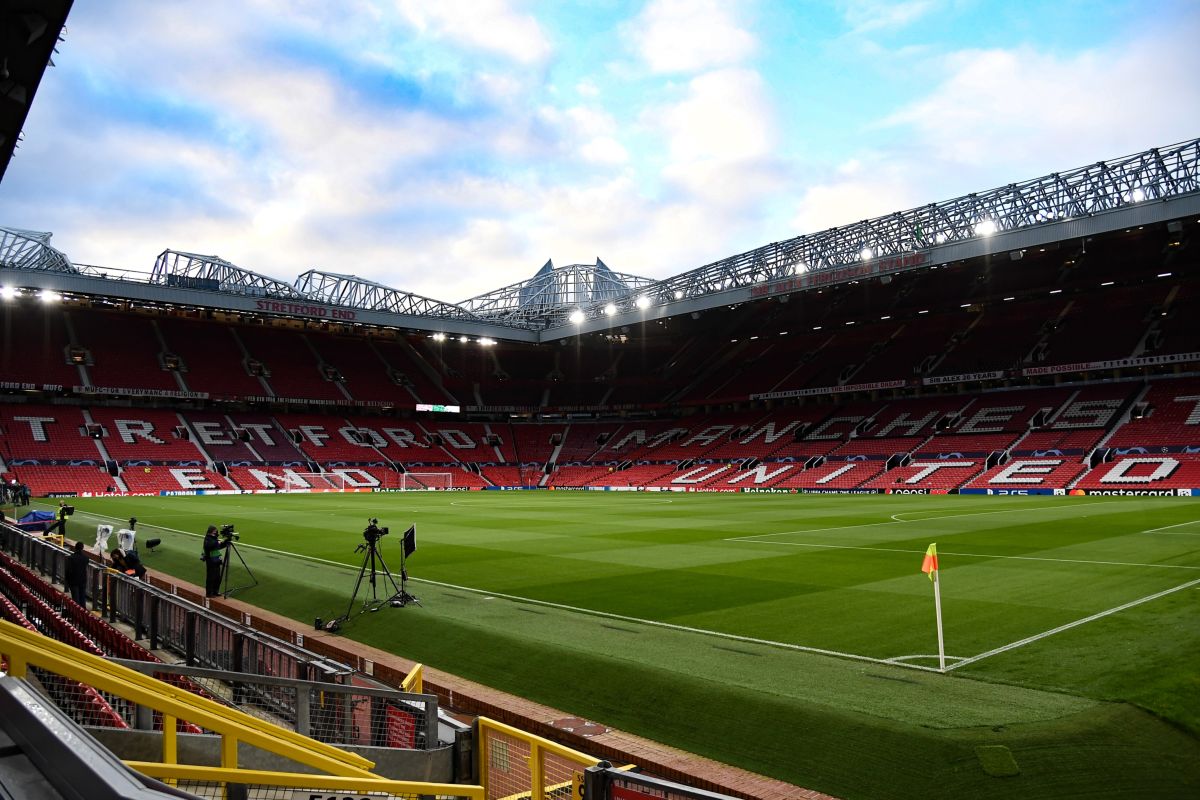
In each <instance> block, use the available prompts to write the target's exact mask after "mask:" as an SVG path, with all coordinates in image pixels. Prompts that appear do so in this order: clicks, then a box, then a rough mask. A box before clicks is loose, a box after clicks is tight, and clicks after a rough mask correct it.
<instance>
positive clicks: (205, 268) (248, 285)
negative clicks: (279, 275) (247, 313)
mask: <svg viewBox="0 0 1200 800" xmlns="http://www.w3.org/2000/svg"><path fill="white" fill-rule="evenodd" d="M189 280H190V281H193V283H191V284H190V285H189V287H188V288H208V286H207V285H206V284H208V282H212V283H211V288H212V289H213V290H215V291H221V292H228V293H229V294H239V295H248V296H251V297H274V298H280V299H284V300H307V299H308V298H307V297H305V296H304V295H303V294H301V293H300V292H298V291H296V289H295V288H294V287H293V286H292V285H291V284H288V283H284V282H283V281H279V280H275V279H274V278H268V277H267V276H266V275H259V274H258V273H257V272H251V271H250V270H248V269H242V268H241V267H239V266H237V265H236V264H231V263H229V262H228V261H226V260H225V259H223V258H219V257H218V256H202V255H197V254H195V253H181V252H177V251H175V250H164V251H163V252H162V253H160V254H159V256H158V258H157V259H156V260H155V262H154V270H153V271H152V272H151V273H150V282H151V283H157V284H162V285H166V286H181V285H185V282H186V281H189Z"/></svg>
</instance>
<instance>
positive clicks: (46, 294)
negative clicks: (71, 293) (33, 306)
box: [38, 289, 62, 303]
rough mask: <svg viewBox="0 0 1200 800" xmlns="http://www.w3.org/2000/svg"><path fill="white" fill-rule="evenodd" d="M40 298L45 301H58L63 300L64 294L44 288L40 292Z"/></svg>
mask: <svg viewBox="0 0 1200 800" xmlns="http://www.w3.org/2000/svg"><path fill="white" fill-rule="evenodd" d="M38 299H39V300H41V301H42V302H43V303H57V302H58V301H59V300H62V295H61V294H59V293H58V292H54V291H51V290H50V289H42V290H41V291H40V292H38Z"/></svg>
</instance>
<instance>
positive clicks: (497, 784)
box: [476, 717, 601, 800]
mask: <svg viewBox="0 0 1200 800" xmlns="http://www.w3.org/2000/svg"><path fill="white" fill-rule="evenodd" d="M477 727H478V736H477V737H476V741H477V742H478V743H479V782H480V783H481V784H483V786H484V788H485V789H486V791H487V800H502V798H526V799H527V800H547V799H548V798H556V797H581V796H583V795H582V792H581V791H580V787H581V786H582V785H583V780H584V773H585V771H586V770H587V768H588V767H595V766H597V765H598V764H600V763H601V761H600V759H598V758H593V757H592V756H589V755H587V754H586V753H581V752H579V751H578V750H572V749H571V748H570V747H565V746H563V745H561V744H557V743H555V742H552V741H550V740H549V739H544V738H542V737H540V736H534V735H533V734H529V733H526V732H525V731H522V730H520V729H518V728H514V727H512V726H511V725H505V724H504V723H502V722H497V721H496V720H493V719H488V718H487V717H480V718H479V720H478V722H477Z"/></svg>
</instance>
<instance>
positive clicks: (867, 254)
mask: <svg viewBox="0 0 1200 800" xmlns="http://www.w3.org/2000/svg"><path fill="white" fill-rule="evenodd" d="M858 257H859V258H861V259H862V260H863V261H870V260H871V259H872V258H874V257H875V253H873V252H872V251H871V248H869V247H864V248H863V249H862V251H861V252H860V253H859V254H858Z"/></svg>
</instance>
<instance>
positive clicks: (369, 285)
mask: <svg viewBox="0 0 1200 800" xmlns="http://www.w3.org/2000/svg"><path fill="white" fill-rule="evenodd" d="M295 288H296V291H298V292H300V293H301V294H303V295H304V296H305V297H309V298H312V299H313V300H319V301H320V302H322V303H327V304H329V305H335V306H348V307H350V308H360V309H364V310H368V311H388V312H391V313H393V314H408V315H410V316H416V317H431V318H436V319H461V320H470V321H472V322H478V321H480V320H479V318H478V317H476V316H475V315H474V314H472V313H471V312H469V311H467V310H466V309H464V308H462V307H460V306H456V305H454V304H452V303H443V302H442V301H441V300H431V299H430V298H428V297H422V296H421V295H418V294H413V293H412V292H402V291H400V290H399V289H393V288H391V287H389V286H384V285H383V284H382V283H375V282H374V281H369V280H366V279H364V278H359V277H357V276H355V275H338V274H337V273H334V272H322V271H320V270H315V269H312V270H309V271H308V272H305V273H304V274H302V275H301V276H300V277H299V278H297V279H296V284H295Z"/></svg>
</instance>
